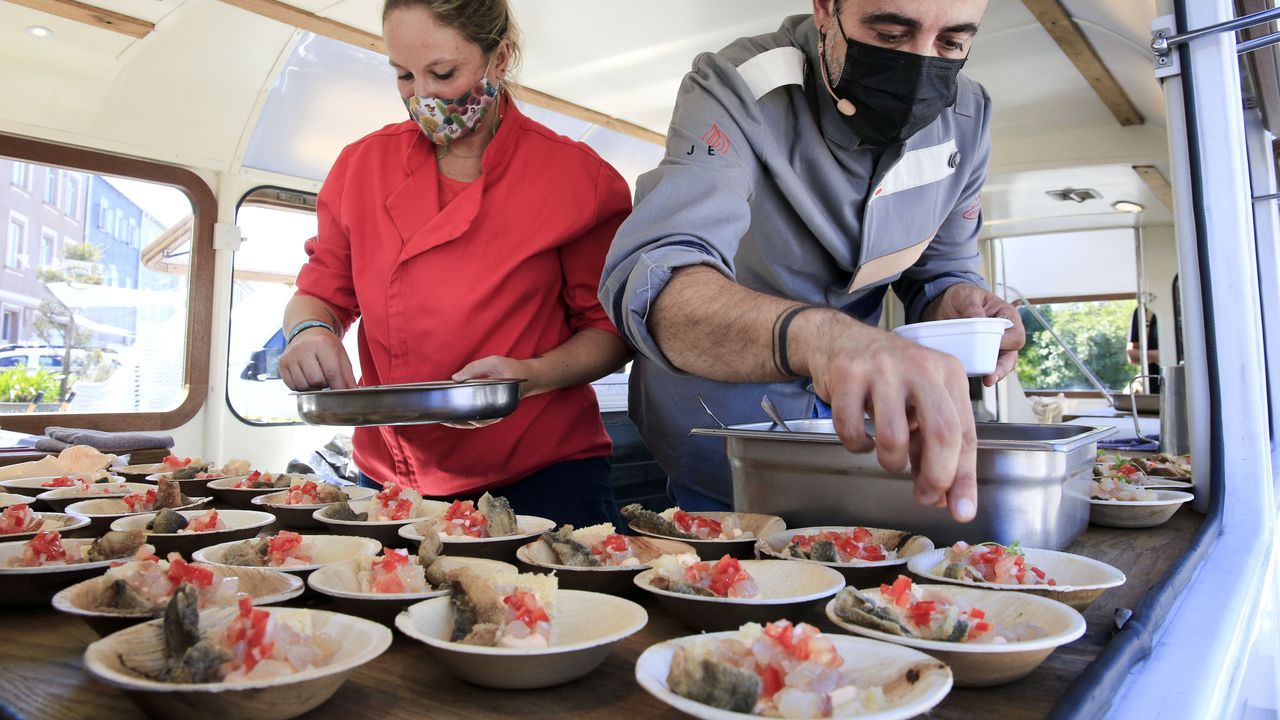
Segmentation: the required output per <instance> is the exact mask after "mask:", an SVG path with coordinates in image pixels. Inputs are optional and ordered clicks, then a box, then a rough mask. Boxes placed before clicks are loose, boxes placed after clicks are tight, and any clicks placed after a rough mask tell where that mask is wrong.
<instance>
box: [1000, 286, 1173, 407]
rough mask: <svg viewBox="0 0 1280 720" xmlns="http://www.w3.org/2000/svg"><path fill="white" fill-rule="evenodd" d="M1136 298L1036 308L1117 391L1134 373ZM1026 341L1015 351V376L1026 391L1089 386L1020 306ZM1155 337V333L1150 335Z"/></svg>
mask: <svg viewBox="0 0 1280 720" xmlns="http://www.w3.org/2000/svg"><path fill="white" fill-rule="evenodd" d="M1137 307H1138V303H1137V301H1135V300H1107V301H1093V302H1088V301H1086V302H1069V303H1054V304H1051V305H1037V306H1036V309H1037V310H1039V311H1040V314H1041V315H1043V316H1044V318H1045V320H1047V321H1048V323H1049V325H1051V326H1052V327H1053V329H1054V330H1055V331H1056V332H1057V333H1058V335H1060V336H1061V337H1062V340H1063V342H1065V343H1066V344H1067V345H1068V346H1069V347H1070V348H1071V349H1072V350H1073V351H1075V353H1076V355H1078V356H1079V357H1080V360H1081V361H1083V362H1084V364H1085V365H1086V366H1087V367H1088V368H1089V369H1090V370H1091V371H1093V373H1094V374H1095V375H1097V376H1098V379H1099V380H1101V381H1102V384H1103V385H1105V386H1106V388H1107V389H1108V390H1112V391H1122V390H1126V389H1128V387H1129V383H1130V381H1132V379H1133V378H1134V376H1136V375H1137V374H1138V373H1139V372H1141V371H1140V370H1139V369H1138V366H1137V365H1133V364H1131V363H1130V362H1129V352H1128V350H1129V344H1130V341H1131V330H1132V327H1133V322H1134V320H1135V316H1136V313H1137ZM1019 313H1021V315H1022V322H1023V325H1024V326H1025V327H1026V329H1027V344H1026V346H1025V347H1023V349H1022V352H1020V353H1018V380H1019V381H1021V382H1022V386H1023V388H1024V389H1026V390H1093V389H1094V387H1093V385H1092V384H1090V383H1089V380H1088V379H1087V378H1086V377H1085V375H1084V373H1082V372H1080V369H1079V368H1077V367H1076V366H1075V364H1074V363H1072V362H1071V358H1070V357H1068V355H1067V353H1066V352H1064V351H1063V349H1062V346H1061V345H1059V344H1058V343H1057V342H1056V341H1055V340H1054V339H1053V336H1052V335H1050V334H1049V332H1048V331H1046V330H1045V328H1044V326H1043V325H1041V324H1040V322H1039V321H1038V320H1037V319H1036V318H1035V316H1034V315H1032V314H1031V313H1030V312H1028V311H1027V310H1026V309H1025V308H1020V309H1019ZM1151 335H1152V337H1154V333H1152V334H1151Z"/></svg>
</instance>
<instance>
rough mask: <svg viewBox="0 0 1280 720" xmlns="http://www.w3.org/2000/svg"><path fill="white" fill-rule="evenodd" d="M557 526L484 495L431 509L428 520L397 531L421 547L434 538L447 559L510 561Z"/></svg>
mask: <svg viewBox="0 0 1280 720" xmlns="http://www.w3.org/2000/svg"><path fill="white" fill-rule="evenodd" d="M555 526H556V524H555V522H553V521H551V520H548V519H547V518H542V517H538V516H536V515H517V514H516V513H515V511H514V510H512V509H511V506H510V505H509V504H508V503H507V501H506V500H505V499H504V498H501V497H494V496H492V495H490V494H489V493H485V494H484V495H482V496H481V497H480V500H479V501H478V502H472V501H470V500H454V501H453V502H451V503H438V504H435V505H433V506H432V508H431V511H430V513H429V516H428V517H427V519H425V520H420V521H418V522H415V523H413V524H410V525H405V526H404V527H401V528H400V529H399V531H398V533H399V535H400V537H401V538H403V539H405V540H407V541H408V542H410V543H413V544H415V545H420V544H421V543H422V541H423V538H425V537H427V536H428V535H435V536H436V537H438V538H440V540H441V541H442V542H443V543H444V553H445V554H446V555H459V556H464V557H478V558H487V559H489V560H503V561H506V560H510V559H512V558H513V557H514V556H515V554H516V550H517V549H518V548H519V547H520V546H521V545H524V544H525V543H527V542H529V541H530V540H533V539H534V538H535V537H537V536H539V535H541V534H542V533H544V532H547V531H549V530H553V529H555Z"/></svg>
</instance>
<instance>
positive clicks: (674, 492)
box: [667, 478, 733, 512]
mask: <svg viewBox="0 0 1280 720" xmlns="http://www.w3.org/2000/svg"><path fill="white" fill-rule="evenodd" d="M667 496H668V497H670V498H671V500H672V502H674V503H675V504H676V506H677V507H679V508H680V509H681V510H685V511H689V512H725V511H729V510H732V509H733V508H732V507H730V506H729V503H726V502H721V501H719V500H717V499H715V498H713V497H709V496H707V495H703V494H702V493H700V492H698V491H697V490H691V489H689V488H687V487H684V486H683V485H677V484H675V483H674V482H671V480H670V478H668V479H667Z"/></svg>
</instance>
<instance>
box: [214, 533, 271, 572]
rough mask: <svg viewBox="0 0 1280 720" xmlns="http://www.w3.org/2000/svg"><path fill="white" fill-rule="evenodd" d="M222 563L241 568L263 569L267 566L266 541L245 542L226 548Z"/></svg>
mask: <svg viewBox="0 0 1280 720" xmlns="http://www.w3.org/2000/svg"><path fill="white" fill-rule="evenodd" d="M222 562H224V563H226V564H228V565H239V566H241V567H264V566H265V565H266V564H267V541H266V539H265V538H264V539H262V540H256V541H255V540H245V541H244V542H241V543H236V544H235V545H232V546H231V547H229V548H227V551H226V552H225V553H223V555H222Z"/></svg>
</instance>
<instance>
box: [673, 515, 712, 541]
mask: <svg viewBox="0 0 1280 720" xmlns="http://www.w3.org/2000/svg"><path fill="white" fill-rule="evenodd" d="M671 522H673V523H675V526H676V527H678V528H680V531H681V532H686V533H690V534H692V535H696V536H698V537H699V538H702V539H703V540H706V539H708V538H717V537H720V536H721V535H722V534H724V526H723V525H721V524H720V522H719V521H717V520H712V519H711V518H709V517H703V516H701V515H690V514H689V513H687V512H685V511H684V510H676V511H675V513H674V514H673V515H672V516H671Z"/></svg>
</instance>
